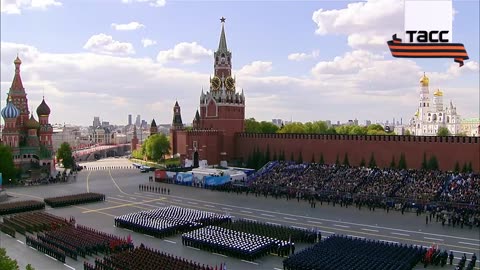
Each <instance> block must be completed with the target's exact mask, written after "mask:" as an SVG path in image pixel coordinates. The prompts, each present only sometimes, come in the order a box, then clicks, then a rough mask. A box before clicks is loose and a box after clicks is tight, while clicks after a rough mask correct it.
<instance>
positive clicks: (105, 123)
mask: <svg viewBox="0 0 480 270" xmlns="http://www.w3.org/2000/svg"><path fill="white" fill-rule="evenodd" d="M108 126H110V122H107V121H102V127H108Z"/></svg>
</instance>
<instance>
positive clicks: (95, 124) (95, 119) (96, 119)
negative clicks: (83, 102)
mask: <svg viewBox="0 0 480 270" xmlns="http://www.w3.org/2000/svg"><path fill="white" fill-rule="evenodd" d="M101 125H102V123H101V122H100V117H98V116H95V117H93V125H92V126H93V127H94V128H96V127H99V126H101Z"/></svg>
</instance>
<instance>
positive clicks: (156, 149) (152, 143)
mask: <svg viewBox="0 0 480 270" xmlns="http://www.w3.org/2000/svg"><path fill="white" fill-rule="evenodd" d="M145 144H146V146H145V151H146V155H147V158H148V159H150V160H153V161H157V162H158V161H161V160H164V159H165V155H166V154H168V153H170V142H169V141H168V139H167V136H165V134H162V133H157V134H154V135H152V136H150V137H148V139H147V141H146V142H145Z"/></svg>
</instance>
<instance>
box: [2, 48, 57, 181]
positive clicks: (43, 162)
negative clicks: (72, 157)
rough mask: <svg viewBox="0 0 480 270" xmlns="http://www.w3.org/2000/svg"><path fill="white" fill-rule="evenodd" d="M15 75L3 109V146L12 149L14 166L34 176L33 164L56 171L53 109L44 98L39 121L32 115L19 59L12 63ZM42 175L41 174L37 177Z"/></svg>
mask: <svg viewBox="0 0 480 270" xmlns="http://www.w3.org/2000/svg"><path fill="white" fill-rule="evenodd" d="M13 63H14V64H15V75H14V77H13V81H12V85H11V87H10V90H9V92H8V98H7V104H6V106H5V108H3V109H2V110H1V115H2V117H3V119H4V120H5V126H4V128H3V130H2V139H1V142H0V143H1V144H3V145H7V146H10V147H11V149H12V154H13V162H14V164H15V166H17V167H19V168H22V169H24V170H25V171H28V169H29V168H32V170H30V172H31V173H32V177H33V174H34V169H33V166H32V165H33V164H37V165H39V166H42V167H43V168H44V169H46V170H47V172H48V173H50V174H52V173H54V171H55V164H54V159H53V147H52V133H53V127H52V125H51V124H50V123H49V120H48V118H49V116H50V108H49V107H48V105H47V103H46V102H45V99H42V102H41V103H40V105H39V106H38V107H37V110H36V113H37V116H38V120H39V121H37V120H36V119H35V117H34V116H33V112H29V111H28V108H29V106H28V99H27V93H26V92H25V88H24V87H23V82H22V78H21V77H20V65H21V64H22V61H21V60H20V58H19V57H18V56H17V58H16V59H15V60H14V61H13ZM37 176H39V175H37Z"/></svg>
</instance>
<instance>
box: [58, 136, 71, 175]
mask: <svg viewBox="0 0 480 270" xmlns="http://www.w3.org/2000/svg"><path fill="white" fill-rule="evenodd" d="M57 160H58V161H60V162H62V165H63V167H65V168H67V169H70V168H72V167H73V165H74V164H75V161H74V160H73V156H72V148H71V147H70V144H68V143H67V142H64V143H62V144H61V145H60V148H59V149H58V151H57Z"/></svg>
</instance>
